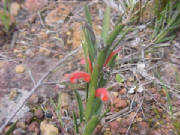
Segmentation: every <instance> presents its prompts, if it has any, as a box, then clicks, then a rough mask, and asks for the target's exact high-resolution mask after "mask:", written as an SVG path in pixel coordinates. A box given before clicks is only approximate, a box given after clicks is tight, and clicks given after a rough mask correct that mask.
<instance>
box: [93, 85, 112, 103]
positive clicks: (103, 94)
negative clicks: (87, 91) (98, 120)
mask: <svg viewBox="0 0 180 135" xmlns="http://www.w3.org/2000/svg"><path fill="white" fill-rule="evenodd" d="M95 96H96V97H99V98H100V99H101V100H102V101H108V100H109V92H108V90H107V89H105V88H98V89H97V90H96V93H95Z"/></svg>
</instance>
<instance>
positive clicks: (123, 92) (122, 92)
mask: <svg viewBox="0 0 180 135" xmlns="http://www.w3.org/2000/svg"><path fill="white" fill-rule="evenodd" d="M126 92H127V90H126V88H122V89H121V90H120V92H119V93H120V94H121V95H124V94H126Z"/></svg>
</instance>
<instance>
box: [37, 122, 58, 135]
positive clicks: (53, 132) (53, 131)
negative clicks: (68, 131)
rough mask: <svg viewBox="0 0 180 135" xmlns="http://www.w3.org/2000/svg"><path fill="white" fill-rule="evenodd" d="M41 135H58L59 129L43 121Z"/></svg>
mask: <svg viewBox="0 0 180 135" xmlns="http://www.w3.org/2000/svg"><path fill="white" fill-rule="evenodd" d="M40 130H41V135H58V134H59V131H58V128H57V127H55V126H54V125H52V124H49V123H47V121H42V122H41V124H40Z"/></svg>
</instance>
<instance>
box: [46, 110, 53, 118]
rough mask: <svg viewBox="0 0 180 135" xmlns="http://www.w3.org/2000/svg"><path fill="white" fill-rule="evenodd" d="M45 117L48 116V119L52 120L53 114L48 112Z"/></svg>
mask: <svg viewBox="0 0 180 135" xmlns="http://www.w3.org/2000/svg"><path fill="white" fill-rule="evenodd" d="M45 116H46V118H50V119H51V118H52V116H53V114H52V113H51V112H49V111H47V112H45Z"/></svg>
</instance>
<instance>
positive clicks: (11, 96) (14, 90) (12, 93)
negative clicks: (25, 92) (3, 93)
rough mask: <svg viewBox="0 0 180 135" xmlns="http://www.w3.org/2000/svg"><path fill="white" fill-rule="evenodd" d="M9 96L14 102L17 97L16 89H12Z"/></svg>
mask: <svg viewBox="0 0 180 135" xmlns="http://www.w3.org/2000/svg"><path fill="white" fill-rule="evenodd" d="M8 96H9V99H10V100H14V99H15V98H16V97H17V90H16V89H11V91H10V93H9V95H8Z"/></svg>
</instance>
